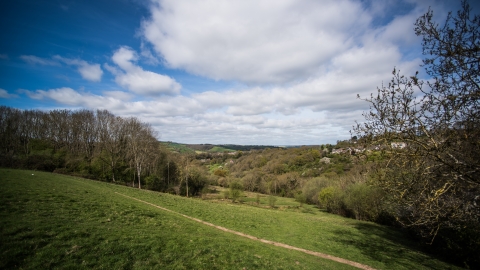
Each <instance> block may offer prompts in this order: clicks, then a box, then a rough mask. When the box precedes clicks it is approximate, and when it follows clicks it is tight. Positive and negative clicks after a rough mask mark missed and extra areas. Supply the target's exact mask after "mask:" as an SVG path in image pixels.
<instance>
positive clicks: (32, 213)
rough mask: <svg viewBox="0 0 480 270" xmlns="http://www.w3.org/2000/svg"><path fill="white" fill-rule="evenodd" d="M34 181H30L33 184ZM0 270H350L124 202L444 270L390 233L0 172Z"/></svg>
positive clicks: (380, 264) (372, 260) (390, 263)
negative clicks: (20, 269) (153, 205)
mask: <svg viewBox="0 0 480 270" xmlns="http://www.w3.org/2000/svg"><path fill="white" fill-rule="evenodd" d="M32 173H33V174H34V175H32ZM0 185H1V186H2V188H1V189H0V239H1V241H0V242H1V246H0V268H2V269H3V268H24V269H38V268H92V267H94V268H106V269H113V268H116V269H118V268H124V269H130V268H131V269H142V268H144V269H149V268H171V269H242V268H243V267H245V268H246V269H253V268H266V269H290V268H291V269H347V268H350V267H347V266H345V265H342V264H338V263H335V262H331V261H327V260H323V259H320V258H316V257H313V256H310V255H306V254H303V253H300V252H296V251H288V250H285V249H282V248H278V247H274V246H270V245H265V244H262V243H258V242H255V241H252V240H248V239H244V238H241V237H239V236H235V235H230V234H228V233H225V232H221V231H218V230H215V229H213V228H210V227H207V226H204V225H201V224H198V223H196V222H194V221H191V220H188V219H185V218H183V217H181V216H179V215H176V214H173V213H167V212H164V211H162V210H160V209H157V208H154V207H152V206H148V205H145V204H143V203H140V202H137V201H133V200H130V199H128V198H125V197H122V196H120V195H118V194H115V192H119V193H122V194H126V195H129V196H133V197H136V198H139V199H142V200H145V201H148V202H151V203H154V204H157V205H160V206H163V207H166V208H169V209H171V210H174V211H177V212H181V213H183V214H186V215H190V216H193V217H197V218H200V219H202V220H205V221H208V222H212V223H214V224H217V225H220V226H224V227H227V228H229V229H233V230H237V231H241V232H244V233H247V234H251V235H254V236H257V237H260V238H265V239H269V240H274V241H279V242H283V243H286V244H290V245H293V246H298V247H302V248H306V249H310V250H314V251H319V252H324V253H329V254H332V255H335V256H339V257H343V258H346V259H350V260H354V261H358V262H360V263H364V264H367V265H371V266H373V267H375V268H384V269H421V268H427V269H428V268H437V269H439V268H442V269H448V268H449V267H451V266H450V265H448V264H445V263H443V262H440V261H438V260H435V259H433V258H431V257H428V256H426V255H424V254H422V253H420V252H417V251H415V250H413V249H411V248H409V246H411V243H408V242H406V241H405V240H403V238H402V236H401V235H400V234H398V233H396V232H395V231H392V230H390V229H388V228H385V227H381V226H377V225H375V224H372V223H366V222H358V221H355V220H349V219H344V218H341V217H337V216H334V215H329V214H324V213H313V214H312V213H310V214H309V213H296V212H284V211H279V210H271V209H262V208H255V207H251V206H246V205H239V204H235V205H233V204H218V203H213V202H208V201H201V200H198V199H187V198H183V197H177V196H171V195H168V194H158V193H154V192H145V191H142V190H136V189H132V188H127V187H122V186H115V185H110V184H106V183H101V182H94V181H90V180H83V179H78V178H73V177H67V176H62V175H54V174H48V173H42V172H31V171H18V170H10V169H0Z"/></svg>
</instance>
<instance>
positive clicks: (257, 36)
mask: <svg viewBox="0 0 480 270" xmlns="http://www.w3.org/2000/svg"><path fill="white" fill-rule="evenodd" d="M150 12H151V17H150V18H149V19H147V20H145V21H144V22H143V24H142V33H143V36H144V38H145V39H146V40H147V41H149V42H150V43H151V44H153V46H154V48H155V50H156V52H157V53H159V54H160V55H161V56H162V57H163V59H165V61H166V63H167V64H168V65H170V66H171V67H173V68H180V69H185V70H187V71H188V72H191V73H194V74H198V75H202V76H207V77H209V78H213V79H222V80H240V81H242V82H246V83H284V82H288V81H292V80H298V79H304V78H307V77H309V76H312V75H314V74H316V73H317V71H318V67H319V66H320V65H322V64H324V63H326V62H328V61H329V60H331V59H332V58H333V57H334V56H335V55H336V54H338V53H339V52H342V51H343V50H345V49H347V48H349V47H350V46H352V44H353V41H354V40H355V38H356V37H357V36H359V35H361V34H362V33H363V32H364V31H365V30H366V29H367V26H368V25H369V23H370V20H371V18H370V16H369V14H368V13H367V12H365V11H364V9H363V8H362V5H361V4H360V3H358V2H354V1H347V0H342V1H333V0H327V1H307V0H301V1H297V0H282V1H275V4H274V5H272V3H271V1H268V0H261V1H257V0H235V1H229V2H228V4H227V3H223V4H219V3H218V2H216V1H197V2H188V3H185V2H181V1H172V0H157V1H153V4H152V5H151V8H150Z"/></svg>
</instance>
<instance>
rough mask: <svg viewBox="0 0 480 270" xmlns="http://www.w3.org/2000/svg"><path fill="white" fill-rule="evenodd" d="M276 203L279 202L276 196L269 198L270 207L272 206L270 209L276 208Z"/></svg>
mask: <svg viewBox="0 0 480 270" xmlns="http://www.w3.org/2000/svg"><path fill="white" fill-rule="evenodd" d="M276 202H277V197H276V196H273V195H270V196H268V205H270V207H272V208H275V203H276Z"/></svg>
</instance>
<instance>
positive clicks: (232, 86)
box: [0, 0, 480, 145]
mask: <svg viewBox="0 0 480 270" xmlns="http://www.w3.org/2000/svg"><path fill="white" fill-rule="evenodd" d="M471 5H473V11H474V12H473V13H475V14H479V12H478V11H479V10H480V7H479V4H477V3H473V2H471ZM429 7H430V8H431V9H432V10H433V12H434V19H435V20H436V21H438V22H443V21H444V19H445V17H446V14H447V12H448V11H456V10H458V9H459V8H460V2H459V1H452V0H421V1H420V0H417V1H415V0H275V1H273V0H228V1H227V0H224V1H222V0H203V1H188V0H151V1H149V0H95V1H93V0H35V1H30V0H15V1H1V2H0V26H1V29H2V31H0V40H1V41H0V105H4V106H9V107H14V108H18V109H25V110H26V109H38V110H45V111H48V110H54V109H70V110H77V109H90V110H97V109H102V110H103V109H106V110H108V111H110V112H112V113H113V114H115V115H118V116H122V117H137V118H139V119H140V120H142V121H144V122H147V123H149V124H151V125H152V127H153V128H154V129H155V130H156V131H157V132H158V134H159V137H158V139H159V140H162V141H174V142H179V143H194V144H200V143H211V144H243V145H318V144H326V143H336V141H337V140H345V139H349V138H350V136H351V135H350V132H349V131H350V130H351V129H352V126H353V125H355V121H359V122H361V121H362V120H363V119H364V118H363V116H362V113H363V112H366V111H368V110H369V106H368V103H367V102H365V101H362V100H360V99H357V94H359V95H360V96H361V97H368V96H369V95H370V93H373V92H376V89H377V87H379V86H381V85H382V83H388V82H389V80H390V79H391V77H392V70H393V68H394V67H395V68H397V69H400V70H401V72H402V73H403V74H405V75H413V74H415V71H417V70H418V71H421V70H422V68H421V67H420V64H421V59H422V51H421V38H420V37H417V36H416V35H415V33H414V30H413V28H414V25H413V24H414V23H415V20H416V19H417V18H418V17H419V16H421V15H422V14H424V13H425V12H426V11H427V10H428V8H429ZM420 76H425V75H424V74H423V73H420Z"/></svg>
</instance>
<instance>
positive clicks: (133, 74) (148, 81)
mask: <svg viewBox="0 0 480 270" xmlns="http://www.w3.org/2000/svg"><path fill="white" fill-rule="evenodd" d="M137 60H138V56H137V53H136V52H135V51H133V50H132V49H130V48H128V47H121V48H120V49H118V50H117V51H115V53H114V54H113V56H112V61H113V62H114V63H115V64H116V65H117V66H119V67H120V68H121V69H122V70H123V72H122V71H120V70H118V69H117V68H114V67H111V66H109V65H105V68H106V69H107V70H109V71H110V72H111V73H112V74H113V75H115V82H116V83H117V84H118V85H120V86H122V87H125V88H127V89H128V90H130V91H132V92H134V93H137V94H141V95H146V96H159V95H175V94H179V93H180V88H181V86H180V84H179V83H177V82H176V81H175V80H174V79H172V78H170V77H169V76H166V75H162V74H158V73H155V72H151V71H146V70H143V69H142V68H141V67H140V66H138V65H136V64H135V62H136V61H137Z"/></svg>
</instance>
